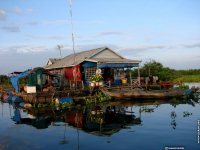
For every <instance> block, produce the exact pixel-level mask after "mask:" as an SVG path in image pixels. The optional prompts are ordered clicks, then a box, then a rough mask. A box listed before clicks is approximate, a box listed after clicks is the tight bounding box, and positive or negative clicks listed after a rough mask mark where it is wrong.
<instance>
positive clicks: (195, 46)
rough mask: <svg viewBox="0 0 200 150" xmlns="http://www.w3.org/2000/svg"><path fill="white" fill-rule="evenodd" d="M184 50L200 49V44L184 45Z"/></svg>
mask: <svg viewBox="0 0 200 150" xmlns="http://www.w3.org/2000/svg"><path fill="white" fill-rule="evenodd" d="M183 47H184V48H200V43H195V44H187V45H183Z"/></svg>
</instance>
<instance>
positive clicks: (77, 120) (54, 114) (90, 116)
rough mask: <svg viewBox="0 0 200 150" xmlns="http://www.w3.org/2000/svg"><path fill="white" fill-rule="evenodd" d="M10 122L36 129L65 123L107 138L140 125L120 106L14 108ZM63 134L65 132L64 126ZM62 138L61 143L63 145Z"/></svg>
mask: <svg viewBox="0 0 200 150" xmlns="http://www.w3.org/2000/svg"><path fill="white" fill-rule="evenodd" d="M13 108H14V112H13V117H12V120H13V121H14V122H15V123H16V124H27V125H32V126H33V127H35V128H37V129H44V128H48V126H49V125H51V124H52V125H53V126H57V125H58V124H57V123H59V122H64V123H67V124H68V125H69V126H73V127H76V128H78V129H81V130H83V131H85V132H87V133H91V134H95V135H98V136H109V135H112V134H114V133H116V132H118V131H120V130H121V129H123V128H126V127H127V126H129V125H139V124H141V119H140V118H139V117H136V116H135V115H134V114H133V112H130V111H128V110H127V107H122V106H106V107H99V106H96V107H94V108H86V107H82V108H80V109H68V110H62V111H60V110H53V109H51V108H37V109H36V108H31V109H27V110H22V109H21V108H20V107H19V106H14V107H13ZM20 110H21V111H27V113H28V114H29V115H31V116H34V117H33V118H30V117H27V118H23V117H21V114H20ZM64 126H65V132H66V126H67V125H66V124H65V125H64ZM65 142H66V138H65V134H64V138H63V140H62V142H61V143H65Z"/></svg>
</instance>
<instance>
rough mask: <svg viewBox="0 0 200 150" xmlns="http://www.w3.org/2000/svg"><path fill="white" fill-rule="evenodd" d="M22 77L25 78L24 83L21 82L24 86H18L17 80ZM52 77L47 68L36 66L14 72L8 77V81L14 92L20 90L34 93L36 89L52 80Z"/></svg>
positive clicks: (40, 88)
mask: <svg viewBox="0 0 200 150" xmlns="http://www.w3.org/2000/svg"><path fill="white" fill-rule="evenodd" d="M24 78H25V79H26V80H25V81H24V82H25V83H23V84H24V86H23V87H20V86H19V82H20V80H21V79H24ZM53 78H54V75H53V74H51V73H50V72H49V71H48V70H46V69H44V68H41V67H37V68H34V69H31V70H26V71H24V72H20V73H19V74H15V75H14V76H12V77H11V78H10V81H11V83H12V86H13V88H14V89H15V92H16V93H18V92H22V91H24V92H27V93H29V92H30V93H36V92H37V91H41V90H42V89H43V88H44V87H45V86H47V84H50V83H49V82H50V81H53ZM33 87H34V88H33ZM27 88H29V89H27Z"/></svg>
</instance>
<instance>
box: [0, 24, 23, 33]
mask: <svg viewBox="0 0 200 150" xmlns="http://www.w3.org/2000/svg"><path fill="white" fill-rule="evenodd" d="M1 29H2V30H4V31H7V32H20V28H19V26H16V25H9V26H3V27H1Z"/></svg>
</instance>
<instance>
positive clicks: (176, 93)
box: [100, 88, 185, 99]
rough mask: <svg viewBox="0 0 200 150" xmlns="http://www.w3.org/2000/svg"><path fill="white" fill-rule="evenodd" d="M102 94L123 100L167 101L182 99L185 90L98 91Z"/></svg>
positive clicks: (102, 89) (103, 89)
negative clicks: (175, 98)
mask: <svg viewBox="0 0 200 150" xmlns="http://www.w3.org/2000/svg"><path fill="white" fill-rule="evenodd" d="M100 90H101V91H102V92H103V93H104V94H107V95H109V96H111V97H113V98H118V99H123V98H134V99H167V98H173V97H183V96H185V90H180V89H171V90H152V91H148V90H143V89H133V90H127V89H126V90H123V89H113V90H112V89H110V90H107V89H105V88H101V89H100Z"/></svg>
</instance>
